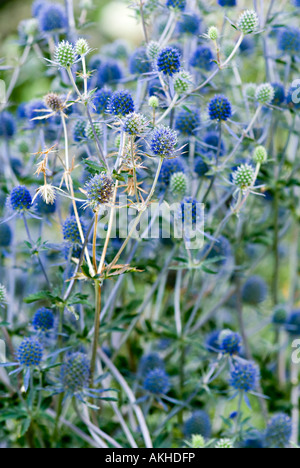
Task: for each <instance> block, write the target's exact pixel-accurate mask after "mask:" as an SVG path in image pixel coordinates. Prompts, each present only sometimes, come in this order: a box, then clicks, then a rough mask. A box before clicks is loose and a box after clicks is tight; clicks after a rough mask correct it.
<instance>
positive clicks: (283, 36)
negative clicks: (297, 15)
mask: <svg viewBox="0 0 300 468" xmlns="http://www.w3.org/2000/svg"><path fill="white" fill-rule="evenodd" d="M278 49H279V50H280V51H282V52H283V53H285V54H287V55H298V54H299V52H300V29H299V28H292V27H288V28H283V29H282V30H281V31H280V32H279V34H278Z"/></svg>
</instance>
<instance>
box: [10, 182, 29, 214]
mask: <svg viewBox="0 0 300 468" xmlns="http://www.w3.org/2000/svg"><path fill="white" fill-rule="evenodd" d="M9 205H10V207H11V209H12V210H13V211H17V212H20V213H21V212H24V211H27V210H29V208H30V207H31V205H32V198H31V195H30V192H29V190H27V188H26V187H24V185H18V186H17V187H15V188H13V189H12V191H11V193H10V196H9Z"/></svg>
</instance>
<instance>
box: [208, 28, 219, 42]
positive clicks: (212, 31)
mask: <svg viewBox="0 0 300 468" xmlns="http://www.w3.org/2000/svg"><path fill="white" fill-rule="evenodd" d="M207 35H208V37H209V39H210V40H211V41H216V40H217V39H218V37H219V30H218V28H216V26H211V27H210V28H209V29H208V31H207Z"/></svg>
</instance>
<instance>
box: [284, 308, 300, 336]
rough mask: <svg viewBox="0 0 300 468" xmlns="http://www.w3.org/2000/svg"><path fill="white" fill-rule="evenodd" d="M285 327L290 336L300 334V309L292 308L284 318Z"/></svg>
mask: <svg viewBox="0 0 300 468" xmlns="http://www.w3.org/2000/svg"><path fill="white" fill-rule="evenodd" d="M285 329H286V331H287V332H288V333H289V335H291V336H300V310H292V312H291V313H290V314H289V316H288V317H287V319H286V322H285Z"/></svg>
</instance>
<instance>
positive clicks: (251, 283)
mask: <svg viewBox="0 0 300 468" xmlns="http://www.w3.org/2000/svg"><path fill="white" fill-rule="evenodd" d="M267 296H268V286H267V284H266V282H265V280H264V279H263V278H262V277H261V276H251V277H250V278H248V279H247V281H246V282H245V284H244V286H243V288H242V299H243V301H244V302H245V303H247V304H250V305H258V304H261V303H262V302H264V301H265V300H266V299H267Z"/></svg>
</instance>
